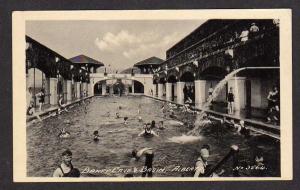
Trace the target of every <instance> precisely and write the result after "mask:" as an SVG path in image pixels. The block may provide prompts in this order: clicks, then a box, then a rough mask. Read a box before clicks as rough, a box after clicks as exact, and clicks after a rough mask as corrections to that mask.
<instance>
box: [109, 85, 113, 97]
mask: <svg viewBox="0 0 300 190" xmlns="http://www.w3.org/2000/svg"><path fill="white" fill-rule="evenodd" d="M113 94H114V88H113V85H111V86H110V87H109V95H113Z"/></svg>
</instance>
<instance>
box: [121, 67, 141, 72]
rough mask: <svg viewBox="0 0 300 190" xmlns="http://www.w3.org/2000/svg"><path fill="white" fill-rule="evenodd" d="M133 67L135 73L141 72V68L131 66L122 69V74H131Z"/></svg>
mask: <svg viewBox="0 0 300 190" xmlns="http://www.w3.org/2000/svg"><path fill="white" fill-rule="evenodd" d="M132 69H133V73H135V74H139V73H140V69H139V68H137V67H129V68H128V69H125V70H123V71H121V72H120V73H121V74H131V71H132Z"/></svg>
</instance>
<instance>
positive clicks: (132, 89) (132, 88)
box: [131, 81, 134, 94]
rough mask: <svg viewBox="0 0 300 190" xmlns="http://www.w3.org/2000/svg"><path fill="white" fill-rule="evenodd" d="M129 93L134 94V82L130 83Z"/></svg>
mask: <svg viewBox="0 0 300 190" xmlns="http://www.w3.org/2000/svg"><path fill="white" fill-rule="evenodd" d="M131 91H132V94H134V81H132V86H131Z"/></svg>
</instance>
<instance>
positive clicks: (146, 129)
mask: <svg viewBox="0 0 300 190" xmlns="http://www.w3.org/2000/svg"><path fill="white" fill-rule="evenodd" d="M275 90H276V89H275ZM277 93H278V92H277ZM274 94H275V92H274V93H273V94H272V95H271V96H270V99H272V100H273V99H275V98H274V96H275V95H276V94H275V95H274ZM274 106H276V104H275V103H274V105H273V106H272V107H274ZM58 107H59V108H58V111H57V114H60V113H61V112H63V111H67V112H68V110H67V106H66V104H64V102H63V96H60V97H59V101H58ZM121 109H123V108H122V106H118V108H117V110H118V111H116V113H115V119H120V118H123V122H124V124H125V125H128V119H129V118H128V117H126V116H125V117H121V115H120V113H119V111H120V110H121ZM175 110H179V111H180V112H185V113H192V114H195V113H198V112H197V111H195V110H193V109H192V107H191V106H190V105H189V104H187V105H184V106H181V105H177V104H173V103H168V104H167V103H164V104H163V105H162V106H161V113H162V114H163V116H164V117H169V118H170V119H175V120H178V118H177V116H176V115H175ZM85 111H86V107H85ZM140 113H141V105H139V107H138V114H137V119H138V121H139V122H143V119H142V117H141V115H140ZM106 116H110V112H107V113H106ZM203 120H204V121H205V120H206V121H207V122H211V121H212V120H219V121H220V123H221V124H222V125H224V126H230V127H232V128H234V129H235V130H236V132H237V133H238V134H241V135H244V136H245V137H250V130H249V129H248V128H247V127H246V126H245V122H244V121H243V120H240V121H239V122H236V121H234V120H227V119H226V118H223V119H219V118H216V117H214V116H213V115H208V114H205V115H204V116H203ZM153 129H159V130H164V129H166V127H165V126H164V121H163V120H161V121H159V122H158V124H157V123H156V121H155V120H152V121H151V122H147V123H144V125H143V129H142V131H141V132H140V133H139V134H138V136H139V137H145V138H148V137H159V134H158V133H157V132H155V131H154V130H153ZM70 136H71V133H70V132H69V131H67V130H66V128H62V129H61V130H60V132H59V134H58V137H59V138H69V137H70ZM92 140H93V141H94V142H98V141H100V140H101V136H100V134H99V131H98V130H95V131H94V132H93V134H92ZM210 151H211V150H210V146H209V145H208V144H204V145H203V146H202V148H201V149H200V151H199V157H198V159H197V160H196V162H195V173H194V177H201V176H207V171H208V164H207V161H208V158H209V156H210ZM61 156H62V162H61V164H60V165H59V167H58V168H57V169H56V170H55V171H54V173H53V177H79V176H80V171H79V170H78V169H77V168H74V167H73V165H72V152H71V151H70V150H68V149H67V150H65V151H64V152H63V153H62V154H61ZM131 156H132V159H131V160H130V163H133V165H134V163H135V162H136V161H139V160H140V158H141V157H142V156H144V157H145V164H144V167H145V168H146V169H145V170H144V172H143V173H142V177H146V176H148V177H152V176H153V170H152V169H153V160H154V149H153V148H151V147H145V148H140V150H138V149H134V150H132V152H131ZM256 160H257V161H258V162H263V157H262V156H258V157H256ZM223 173H224V171H223V170H221V171H219V172H214V173H213V174H212V176H214V177H216V176H220V175H222V174H223ZM125 177H135V176H134V174H133V173H129V174H126V175H125Z"/></svg>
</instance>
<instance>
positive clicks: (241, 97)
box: [228, 77, 246, 111]
mask: <svg viewBox="0 0 300 190" xmlns="http://www.w3.org/2000/svg"><path fill="white" fill-rule="evenodd" d="M245 79H246V78H245V77H234V78H232V79H231V80H229V81H228V90H230V87H232V90H233V94H234V109H235V110H236V111H239V110H241V109H244V108H245V105H246V80H245Z"/></svg>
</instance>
